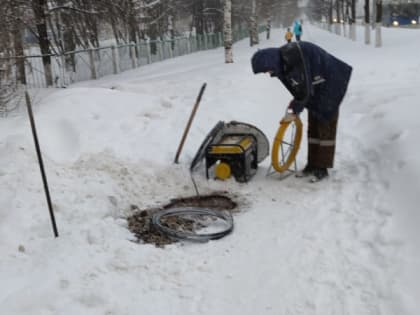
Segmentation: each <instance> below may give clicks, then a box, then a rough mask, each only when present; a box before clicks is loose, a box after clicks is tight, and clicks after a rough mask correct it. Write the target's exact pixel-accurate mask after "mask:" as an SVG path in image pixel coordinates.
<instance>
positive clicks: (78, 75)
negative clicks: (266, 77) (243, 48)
mask: <svg viewBox="0 0 420 315" xmlns="http://www.w3.org/2000/svg"><path fill="white" fill-rule="evenodd" d="M264 30H265V28H264V27H261V28H260V30H259V31H260V32H262V31H264ZM245 37H248V31H247V30H243V31H237V32H234V34H233V40H234V41H238V40H240V39H243V38H245ZM223 44H224V43H223V35H222V34H221V33H212V34H203V35H197V36H189V37H177V38H175V39H172V40H147V41H141V42H139V43H136V44H135V43H131V44H125V45H113V46H106V47H99V48H92V49H84V50H76V51H72V52H67V53H64V54H52V55H50V57H51V74H52V80H53V86H55V87H64V86H67V85H69V84H72V83H74V82H80V81H85V80H92V79H98V78H100V77H103V76H106V75H110V74H117V73H120V72H124V71H126V70H130V69H134V68H137V67H141V66H144V65H146V64H150V63H154V62H158V61H161V60H165V59H169V58H174V57H178V56H182V55H186V54H190V53H193V52H197V51H201V50H207V49H213V48H217V47H221V46H223ZM42 57H43V56H42V55H33V54H32V55H27V56H19V57H7V58H6V57H1V58H0V62H2V63H6V64H7V65H8V68H9V71H8V73H9V75H8V77H7V78H6V80H8V81H14V82H16V81H17V80H16V75H17V64H18V60H19V59H23V60H24V67H25V76H26V86H27V87H28V88H42V87H47V81H46V76H45V70H44V66H43V63H42ZM3 83H4V82H3Z"/></svg>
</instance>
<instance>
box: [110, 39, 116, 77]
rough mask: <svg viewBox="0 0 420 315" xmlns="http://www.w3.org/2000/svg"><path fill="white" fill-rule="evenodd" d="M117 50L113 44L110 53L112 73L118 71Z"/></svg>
mask: <svg viewBox="0 0 420 315" xmlns="http://www.w3.org/2000/svg"><path fill="white" fill-rule="evenodd" d="M117 53H118V52H117V51H116V49H115V45H112V46H111V54H112V69H113V70H114V74H117V73H118V65H117Z"/></svg>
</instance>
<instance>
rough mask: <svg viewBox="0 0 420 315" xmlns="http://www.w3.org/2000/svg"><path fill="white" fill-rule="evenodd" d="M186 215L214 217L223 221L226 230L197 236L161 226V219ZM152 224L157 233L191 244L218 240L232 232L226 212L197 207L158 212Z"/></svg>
mask: <svg viewBox="0 0 420 315" xmlns="http://www.w3.org/2000/svg"><path fill="white" fill-rule="evenodd" d="M187 215H205V216H209V217H215V218H218V219H221V220H223V221H224V222H225V224H226V228H225V229H224V230H222V231H220V232H215V233H203V234H197V233H195V232H194V231H191V232H190V231H177V230H174V229H172V228H170V227H168V226H165V225H163V224H162V219H163V218H167V217H170V216H187ZM152 224H153V225H154V227H155V228H156V229H157V230H158V231H160V232H162V233H163V234H165V235H167V236H169V237H170V238H174V239H177V240H189V241H193V242H207V241H209V240H216V239H220V238H222V237H224V236H226V235H228V234H229V233H231V232H232V231H233V218H232V215H231V214H230V213H229V212H228V211H225V212H222V211H219V210H214V209H208V208H198V207H182V208H172V209H166V210H162V211H158V212H156V213H155V214H154V215H153V217H152Z"/></svg>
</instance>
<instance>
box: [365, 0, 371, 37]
mask: <svg viewBox="0 0 420 315" xmlns="http://www.w3.org/2000/svg"><path fill="white" fill-rule="evenodd" d="M364 9H365V44H368V45H369V44H370V6H369V0H365V6H364Z"/></svg>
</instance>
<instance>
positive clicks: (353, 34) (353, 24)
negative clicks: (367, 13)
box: [350, 0, 356, 41]
mask: <svg viewBox="0 0 420 315" xmlns="http://www.w3.org/2000/svg"><path fill="white" fill-rule="evenodd" d="M350 38H351V39H352V40H354V41H355V40H356V0H351V17H350Z"/></svg>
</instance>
